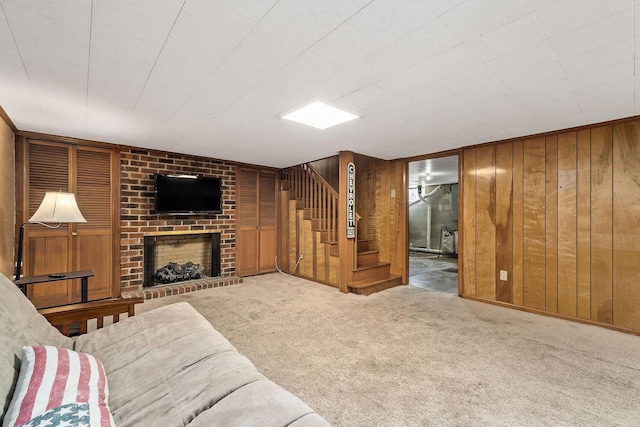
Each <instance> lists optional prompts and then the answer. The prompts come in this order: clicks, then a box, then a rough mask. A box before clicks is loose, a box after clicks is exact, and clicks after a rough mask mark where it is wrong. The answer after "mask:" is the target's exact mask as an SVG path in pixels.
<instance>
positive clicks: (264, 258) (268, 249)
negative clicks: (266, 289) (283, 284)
mask: <svg viewBox="0 0 640 427" xmlns="http://www.w3.org/2000/svg"><path fill="white" fill-rule="evenodd" d="M258 192H259V204H258V241H259V248H260V252H259V254H258V273H268V272H271V271H275V269H276V266H275V257H276V240H277V238H276V174H275V172H272V171H264V170H263V171H260V173H259V174H258Z"/></svg>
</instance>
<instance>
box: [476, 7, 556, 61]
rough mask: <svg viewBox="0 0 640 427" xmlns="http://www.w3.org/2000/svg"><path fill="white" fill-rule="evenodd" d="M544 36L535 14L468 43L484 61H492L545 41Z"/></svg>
mask: <svg viewBox="0 0 640 427" xmlns="http://www.w3.org/2000/svg"><path fill="white" fill-rule="evenodd" d="M544 38H545V37H544V34H543V33H542V30H541V29H540V27H539V25H538V22H537V20H536V18H535V16H534V15H533V14H529V15H526V16H524V17H523V18H520V19H518V20H517V21H514V22H511V23H509V24H507V25H505V26H503V27H500V28H499V29H497V30H494V31H491V32H490V33H487V34H484V35H482V36H480V37H478V38H476V39H473V40H470V41H469V42H467V46H468V47H469V49H470V50H471V51H472V52H474V53H475V54H476V55H478V57H479V58H480V59H481V60H482V61H490V60H492V59H495V58H499V57H501V56H503V55H506V54H508V53H511V52H514V51H517V50H520V49H522V48H524V47H526V46H531V45H533V44H535V43H537V42H539V41H541V40H544Z"/></svg>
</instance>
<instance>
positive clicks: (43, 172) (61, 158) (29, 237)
mask: <svg viewBox="0 0 640 427" xmlns="http://www.w3.org/2000/svg"><path fill="white" fill-rule="evenodd" d="M22 155H23V156H24V161H23V164H24V169H23V170H24V174H25V177H24V180H23V182H24V187H23V188H24V200H23V203H24V204H25V205H24V208H23V212H24V214H23V219H22V222H26V221H27V219H28V218H30V217H31V215H33V213H34V212H35V211H36V209H37V208H38V206H39V205H40V203H41V202H42V199H43V197H44V194H45V192H47V191H66V192H72V193H74V194H75V196H76V200H77V202H78V207H79V208H80V211H81V212H82V214H83V216H84V217H85V219H86V220H87V222H86V223H79V224H61V225H60V227H58V228H54V229H51V228H47V227H45V226H42V225H39V224H28V225H27V226H26V228H25V256H24V259H25V265H24V274H25V275H29V276H31V275H40V274H48V273H53V272H64V271H76V270H85V269H87V270H92V271H93V272H94V274H95V276H94V277H91V278H89V299H90V300H97V299H104V298H110V297H114V296H116V295H117V290H118V289H119V286H118V285H119V280H118V279H119V265H118V263H117V262H116V261H117V259H118V257H117V254H116V250H118V249H119V248H118V247H117V246H119V245H118V243H117V241H116V237H115V236H116V235H117V231H116V230H117V221H118V218H117V215H115V214H114V212H115V208H114V203H115V201H116V200H117V197H118V196H117V191H116V188H117V181H115V179H116V178H115V177H114V175H117V167H118V166H117V163H118V162H117V160H118V159H117V154H116V153H115V150H113V149H109V148H98V147H84V146H78V145H73V144H66V143H57V142H50V141H40V140H33V139H29V140H26V141H25V143H24V146H23V150H22ZM114 171H116V173H114ZM29 298H30V299H31V300H32V302H33V303H34V305H35V306H36V307H47V306H54V305H62V304H69V303H73V302H78V301H80V283H79V281H77V280H75V281H59V282H52V283H46V284H40V285H34V286H31V287H30V291H29Z"/></svg>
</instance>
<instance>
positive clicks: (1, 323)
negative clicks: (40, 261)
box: [0, 274, 73, 421]
mask: <svg viewBox="0 0 640 427" xmlns="http://www.w3.org/2000/svg"><path fill="white" fill-rule="evenodd" d="M0 295H2V298H0V328H1V329H2V331H3V333H2V334H0V409H1V410H2V414H4V412H5V411H6V409H7V406H8V405H9V401H10V400H11V396H12V394H13V389H14V386H15V384H16V381H17V379H18V372H19V370H20V358H21V355H22V347H24V346H30V345H53V346H56V347H64V348H72V347H73V340H71V339H70V338H68V337H65V336H64V335H62V334H61V333H60V332H59V331H58V330H57V329H56V328H54V327H53V326H51V325H50V324H49V322H47V320H46V319H45V318H44V317H42V316H41V315H40V314H38V312H37V311H36V308H35V307H34V306H33V304H31V301H29V300H28V299H27V298H26V297H25V296H24V294H23V293H22V292H21V291H20V289H18V287H17V286H16V285H15V284H14V283H13V282H12V281H11V280H9V279H8V278H7V277H6V276H3V275H2V274H0ZM0 418H1V417H0ZM0 421H1V419H0Z"/></svg>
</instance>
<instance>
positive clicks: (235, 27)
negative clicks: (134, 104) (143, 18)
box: [139, 0, 253, 111]
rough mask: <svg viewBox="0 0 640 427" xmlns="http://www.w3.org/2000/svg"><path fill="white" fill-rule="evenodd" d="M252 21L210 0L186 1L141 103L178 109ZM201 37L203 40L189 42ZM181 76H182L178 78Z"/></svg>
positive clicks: (227, 52)
mask: <svg viewBox="0 0 640 427" xmlns="http://www.w3.org/2000/svg"><path fill="white" fill-rule="evenodd" d="M252 26H253V23H252V22H251V21H249V20H248V19H247V18H244V17H242V16H240V15H239V14H237V13H236V12H231V11H228V10H227V9H224V8H222V7H221V6H219V5H216V4H215V3H211V2H210V1H207V0H196V1H191V2H188V3H186V4H185V7H184V8H183V10H182V12H181V14H180V17H179V19H178V20H177V21H176V23H175V25H174V26H173V28H172V30H171V34H170V35H169V37H168V39H167V40H166V43H165V45H164V47H163V49H162V52H161V53H160V55H159V57H158V59H157V62H156V64H155V67H154V69H153V73H152V74H151V75H150V76H149V80H148V81H147V83H146V86H145V90H144V92H143V93H142V96H141V97H140V101H139V104H140V105H145V104H146V103H149V104H162V105H163V108H164V109H166V110H167V111H177V110H178V109H179V108H180V107H181V106H182V105H183V104H184V103H185V102H187V101H188V100H189V98H191V96H193V95H194V93H196V92H197V91H199V88H200V87H202V86H203V85H205V83H206V81H207V80H208V78H209V77H210V76H211V74H212V73H213V72H214V71H215V70H216V69H217V67H218V66H219V65H220V64H222V63H223V62H224V60H225V59H226V58H227V57H228V56H229V55H230V54H231V52H233V50H234V49H235V47H236V46H237V45H238V44H239V43H240V41H241V40H242V39H243V38H244V37H245V36H246V35H247V34H248V32H249V31H250V30H251V28H252ZM190 40H200V41H201V42H200V43H190ZM176 76H181V78H176Z"/></svg>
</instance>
